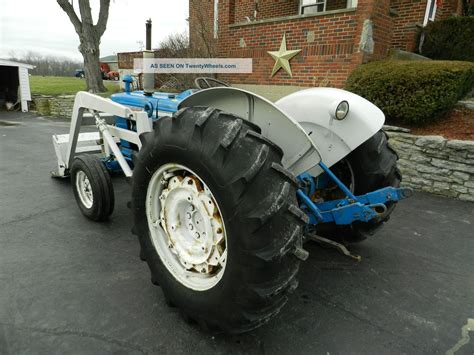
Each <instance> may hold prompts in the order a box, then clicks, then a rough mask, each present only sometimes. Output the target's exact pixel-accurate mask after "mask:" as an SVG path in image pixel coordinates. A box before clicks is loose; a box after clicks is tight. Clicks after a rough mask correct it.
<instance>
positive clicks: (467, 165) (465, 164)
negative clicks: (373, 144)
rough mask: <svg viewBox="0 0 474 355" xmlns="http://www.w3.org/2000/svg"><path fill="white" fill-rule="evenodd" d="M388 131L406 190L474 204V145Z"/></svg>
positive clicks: (467, 142)
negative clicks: (409, 189) (397, 157)
mask: <svg viewBox="0 0 474 355" xmlns="http://www.w3.org/2000/svg"><path fill="white" fill-rule="evenodd" d="M386 131H387V134H388V135H389V137H390V145H391V146H392V147H393V148H394V149H395V150H396V151H397V153H398V155H399V157H400V160H399V162H398V165H399V168H400V170H401V172H402V176H403V185H404V186H407V187H412V188H414V189H415V190H420V191H426V192H430V193H434V194H438V195H443V196H447V197H455V198H459V199H460V200H466V201H474V141H461V140H448V139H446V138H444V137H441V136H416V135H412V134H409V133H405V132H396V131H390V130H386Z"/></svg>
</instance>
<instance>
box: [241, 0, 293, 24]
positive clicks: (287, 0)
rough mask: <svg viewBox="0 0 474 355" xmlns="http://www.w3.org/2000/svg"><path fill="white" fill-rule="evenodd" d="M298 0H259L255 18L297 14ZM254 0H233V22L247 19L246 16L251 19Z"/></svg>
mask: <svg viewBox="0 0 474 355" xmlns="http://www.w3.org/2000/svg"><path fill="white" fill-rule="evenodd" d="M298 9H299V0H259V1H258V13H257V20H262V19H268V18H272V17H281V16H290V15H297V14H298ZM254 11H255V0H235V17H234V22H244V21H247V20H246V17H249V18H250V19H253V17H254Z"/></svg>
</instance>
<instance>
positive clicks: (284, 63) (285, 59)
mask: <svg viewBox="0 0 474 355" xmlns="http://www.w3.org/2000/svg"><path fill="white" fill-rule="evenodd" d="M299 52H301V49H297V50H287V49H286V34H284V35H283V39H282V41H281V45H280V50H279V51H278V52H267V53H268V54H270V55H271V56H272V57H273V59H275V65H274V66H273V70H272V75H271V76H272V77H273V76H274V75H275V74H276V73H277V72H278V71H279V70H280V69H281V68H283V69H284V70H285V71H286V72H287V73H288V74H289V75H290V77H293V74H292V73H291V67H290V60H291V58H293V57H294V56H296V55H297V54H298V53H299Z"/></svg>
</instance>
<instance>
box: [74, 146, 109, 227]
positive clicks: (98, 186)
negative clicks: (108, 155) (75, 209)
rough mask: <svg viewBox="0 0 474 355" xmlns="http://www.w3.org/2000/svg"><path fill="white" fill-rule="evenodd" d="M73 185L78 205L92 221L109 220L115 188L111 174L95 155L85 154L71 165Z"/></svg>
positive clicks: (76, 158)
mask: <svg viewBox="0 0 474 355" xmlns="http://www.w3.org/2000/svg"><path fill="white" fill-rule="evenodd" d="M70 172H71V183H72V189H73V192H74V197H75V199H76V202H77V205H78V206H79V209H80V210H81V212H82V214H83V215H84V216H86V217H87V218H89V219H90V220H92V221H96V222H100V221H105V220H107V219H108V218H109V216H110V215H111V214H112V212H113V210H114V188H113V185H112V180H111V179H110V175H109V172H108V171H107V169H106V168H105V166H104V164H103V163H102V161H101V160H100V159H99V158H98V157H97V156H95V155H90V154H83V155H79V156H77V157H75V158H74V160H73V162H72V164H71V169H70Z"/></svg>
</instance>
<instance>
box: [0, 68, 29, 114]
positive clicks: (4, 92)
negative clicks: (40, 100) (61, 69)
mask: <svg viewBox="0 0 474 355" xmlns="http://www.w3.org/2000/svg"><path fill="white" fill-rule="evenodd" d="M33 68H34V66H33V65H30V64H26V63H19V62H13V61H11V60H5V59H0V110H2V109H4V108H5V107H6V104H7V102H9V103H11V104H14V105H21V110H22V111H23V112H27V111H28V101H31V91H30V79H29V77H28V70H29V69H33Z"/></svg>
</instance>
